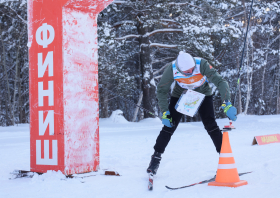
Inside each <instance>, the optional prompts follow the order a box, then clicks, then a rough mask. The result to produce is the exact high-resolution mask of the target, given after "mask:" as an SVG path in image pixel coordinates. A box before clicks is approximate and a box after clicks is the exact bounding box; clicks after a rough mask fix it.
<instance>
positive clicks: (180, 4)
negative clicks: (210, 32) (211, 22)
mask: <svg viewBox="0 0 280 198" xmlns="http://www.w3.org/2000/svg"><path fill="white" fill-rule="evenodd" d="M169 5H178V6H183V5H189V6H193V7H196V8H199V9H201V10H204V9H203V8H201V7H199V6H196V5H193V4H190V3H187V2H186V3H169ZM204 11H205V10H204Z"/></svg>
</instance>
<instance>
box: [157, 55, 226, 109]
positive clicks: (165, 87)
mask: <svg viewBox="0 0 280 198" xmlns="http://www.w3.org/2000/svg"><path fill="white" fill-rule="evenodd" d="M200 72H201V74H202V75H203V76H206V77H207V80H208V81H210V82H212V83H213V84H214V85H215V86H216V87H217V88H218V90H219V92H220V94H221V98H222V101H224V100H230V90H229V86H228V83H227V81H226V80H224V79H223V78H222V76H221V75H220V74H219V73H218V72H217V71H216V70H215V69H214V68H213V67H212V66H210V65H209V63H208V62H207V61H206V60H205V59H201V63H200ZM174 81H175V80H174V76H173V69H172V62H171V63H170V65H168V66H167V68H166V69H165V70H164V72H163V75H162V77H161V80H160V82H159V84H158V86H157V99H158V103H159V107H160V109H161V111H162V112H165V111H168V105H169V104H168V93H169V91H170V87H171V84H172V83H173V82H174ZM184 90H186V89H184V88H182V87H180V86H179V85H178V83H177V82H175V86H174V89H173V91H172V94H171V96H173V97H176V98H180V96H181V94H182V93H183V91H184ZM194 91H197V92H199V93H202V94H204V95H206V96H210V95H212V89H211V87H210V86H209V83H208V82H205V83H204V84H203V85H202V86H200V87H197V88H196V89H194Z"/></svg>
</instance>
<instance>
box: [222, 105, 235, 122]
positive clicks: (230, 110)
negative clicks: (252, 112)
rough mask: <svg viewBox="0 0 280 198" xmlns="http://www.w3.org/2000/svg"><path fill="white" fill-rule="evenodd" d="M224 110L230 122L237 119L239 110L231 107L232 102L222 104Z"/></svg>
mask: <svg viewBox="0 0 280 198" xmlns="http://www.w3.org/2000/svg"><path fill="white" fill-rule="evenodd" d="M222 109H223V110H224V112H225V114H226V115H227V117H228V118H229V119H230V120H232V121H235V120H236V119H237V117H236V114H237V110H236V108H235V107H234V106H232V105H231V102H229V101H228V100H225V101H224V102H223V104H222Z"/></svg>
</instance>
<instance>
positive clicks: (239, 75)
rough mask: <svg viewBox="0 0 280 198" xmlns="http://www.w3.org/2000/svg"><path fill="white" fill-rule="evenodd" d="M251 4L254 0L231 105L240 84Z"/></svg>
mask: <svg viewBox="0 0 280 198" xmlns="http://www.w3.org/2000/svg"><path fill="white" fill-rule="evenodd" d="M253 4H254V0H252V3H251V10H250V14H249V20H248V24H247V30H246V36H245V40H244V46H243V52H242V55H241V60H240V66H239V70H238V79H237V86H236V90H235V95H234V100H233V101H232V105H233V106H234V102H235V100H236V95H237V91H238V88H239V86H240V85H239V81H240V77H241V68H242V63H243V56H244V51H245V44H246V41H247V34H248V29H249V25H250V21H251V13H252V8H253Z"/></svg>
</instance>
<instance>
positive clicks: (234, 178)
mask: <svg viewBox="0 0 280 198" xmlns="http://www.w3.org/2000/svg"><path fill="white" fill-rule="evenodd" d="M247 184H248V182H247V181H245V180H240V179H239V175H238V171H237V168H236V166H235V161H234V157H233V154H232V150H231V147H230V143H229V137H228V132H224V133H223V143H222V149H221V153H220V159H219V165H218V171H217V175H216V180H215V181H214V182H210V183H208V186H227V187H239V186H243V185H247Z"/></svg>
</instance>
